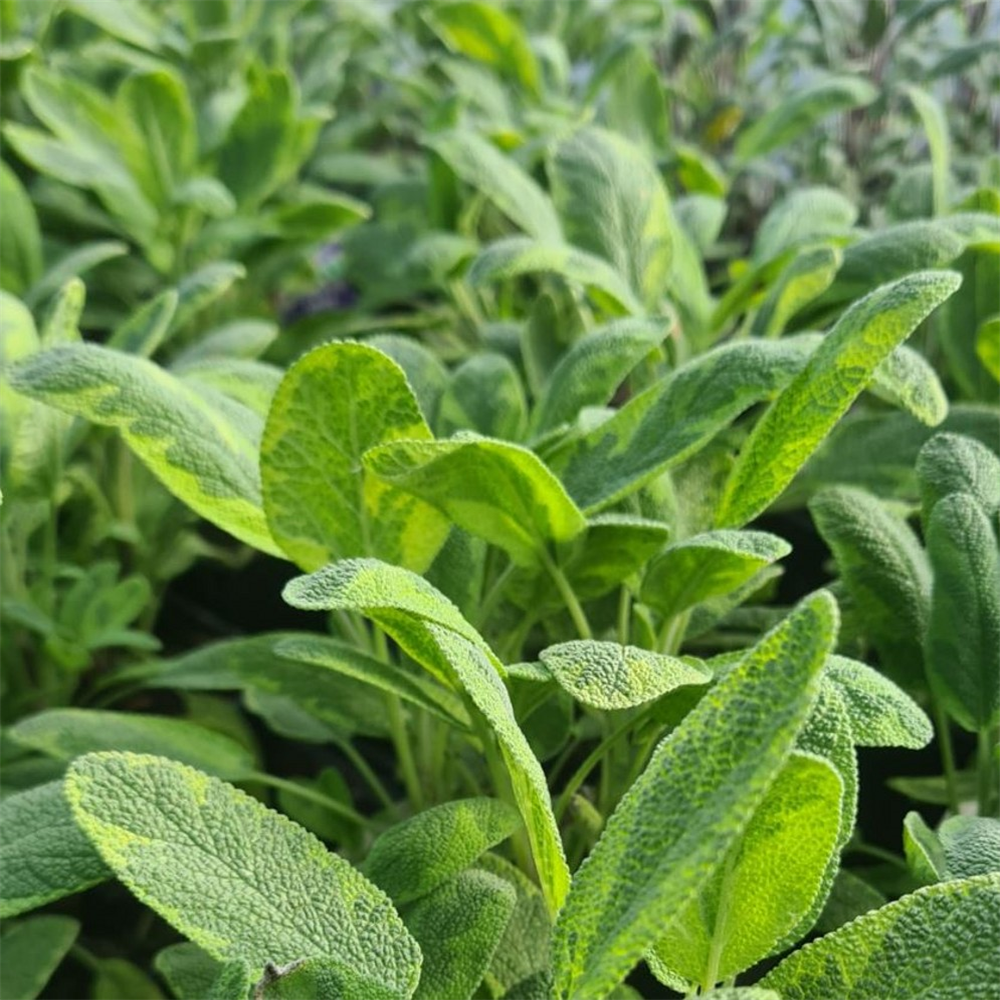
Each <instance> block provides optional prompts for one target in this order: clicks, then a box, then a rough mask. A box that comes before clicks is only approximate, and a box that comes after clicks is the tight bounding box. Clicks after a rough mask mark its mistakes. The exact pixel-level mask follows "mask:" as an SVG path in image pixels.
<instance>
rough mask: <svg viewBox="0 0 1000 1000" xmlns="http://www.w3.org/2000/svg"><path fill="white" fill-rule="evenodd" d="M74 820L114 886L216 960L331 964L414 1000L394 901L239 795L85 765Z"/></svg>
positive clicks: (205, 780) (408, 953)
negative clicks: (122, 888) (322, 960)
mask: <svg viewBox="0 0 1000 1000" xmlns="http://www.w3.org/2000/svg"><path fill="white" fill-rule="evenodd" d="M66 788H67V795H68V797H69V800H70V804H71V805H72V808H73V815H74V816H75V818H76V821H77V823H79V824H80V826H81V827H82V829H83V830H84V832H85V833H86V834H87V836H88V837H90V839H91V841H92V842H93V843H94V845H95V846H96V847H97V849H98V851H99V852H100V853H101V856H102V857H103V858H104V860H105V861H106V862H107V864H108V865H109V866H110V867H111V868H112V869H113V870H114V872H115V874H116V875H117V876H118V878H119V879H120V880H121V881H122V882H124V883H125V885H126V886H128V888H129V889H131V890H132V892H133V893H135V895H136V896H138V897H139V899H140V900H142V901H143V902H144V903H146V905H148V906H150V907H151V908H152V909H153V910H155V911H156V912H157V913H159V914H160V915H161V916H162V917H163V918H164V919H165V920H167V922H168V923H171V924H172V925H173V926H174V927H176V928H177V929H178V930H179V931H181V933H183V934H184V935H185V936H186V937H188V938H190V939H191V940H192V941H194V942H195V943H196V944H199V945H201V946H202V947H203V948H204V949H205V950H206V951H207V952H208V953H209V954H210V955H211V956H212V957H213V958H215V959H217V960H218V961H221V962H229V961H235V960H241V961H244V962H246V963H247V964H248V965H249V966H250V967H251V968H252V969H262V968H263V966H264V964H265V963H266V962H268V961H273V962H277V963H281V964H284V963H286V962H291V961H296V960H298V959H301V958H313V957H315V958H329V959H331V960H334V961H340V962H343V963H344V964H346V965H350V966H351V967H352V968H353V969H354V970H355V971H356V972H357V973H358V974H359V975H362V976H368V977H370V978H372V979H376V980H380V981H382V982H384V983H385V984H387V985H388V986H390V987H392V988H395V989H397V990H399V991H400V992H401V993H403V994H404V995H406V996H408V995H409V994H410V993H411V992H412V990H413V989H414V987H415V986H416V983H417V979H418V976H419V970H420V950H419V948H418V947H417V944H416V942H415V941H414V940H413V938H412V937H411V936H410V935H409V934H408V933H407V931H406V928H405V927H404V926H403V922H402V921H401V920H400V918H399V916H398V915H397V914H396V911H395V910H394V909H393V906H392V903H391V902H390V900H389V898H388V896H386V895H385V894H384V893H383V892H382V891H381V890H379V889H377V888H376V887H375V886H374V885H372V884H371V883H370V882H369V881H368V880H367V879H365V878H364V877H363V876H362V875H360V874H359V873H358V872H357V871H356V870H355V869H354V868H352V867H351V866H350V864H348V862H346V861H344V860H343V858H340V857H338V856H337V855H336V854H331V853H329V852H328V851H327V850H326V848H325V847H324V846H323V845H322V844H321V843H320V841H319V840H317V839H316V838H315V837H313V836H312V834H310V833H307V832H306V831H305V830H303V829H302V828H301V827H300V826H297V825H296V824H294V823H292V822H291V821H290V820H288V819H286V818H285V817H284V816H281V815H279V814H277V813H274V812H272V811H271V810H269V809H267V808H266V807H265V806H263V805H261V803H259V802H258V801H257V800H256V799H253V798H251V797H250V796H249V795H247V794H246V793H244V792H241V791H239V789H236V788H233V787H232V786H231V785H227V784H225V783H224V782H222V781H219V780H218V779H216V778H210V777H208V776H207V775H205V774H202V773H201V772H199V771H196V770H194V769H193V768H189V767H186V766H185V765H183V764H175V763H173V762H172V761H168V760H165V759H163V758H160V757H150V756H145V755H138V754H128V753H100V754H89V755H87V756H86V757H80V758H78V759H77V760H76V761H75V762H74V763H73V765H72V766H71V768H70V770H69V773H68V775H67V778H66Z"/></svg>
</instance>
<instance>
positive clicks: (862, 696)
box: [824, 656, 934, 750]
mask: <svg viewBox="0 0 1000 1000" xmlns="http://www.w3.org/2000/svg"><path fill="white" fill-rule="evenodd" d="M824 682H825V683H827V682H828V683H830V684H834V685H836V687H837V690H838V692H839V694H840V696H841V698H842V699H843V702H844V707H845V708H846V709H847V715H848V718H849V719H850V722H851V737H852V739H853V740H854V744H855V746H859V747H906V748H908V749H910V750H919V749H921V748H922V747H925V746H927V744H928V743H930V741H931V739H932V738H933V736H934V730H933V729H932V727H931V723H930V719H928V718H927V716H926V715H925V714H924V711H923V709H921V708H920V706H919V705H918V704H917V703H916V702H915V701H914V700H913V699H912V698H911V697H910V696H909V695H908V694H906V692H904V691H903V690H902V689H901V688H899V687H897V686H896V685H895V684H893V682H892V681H890V680H889V679H888V678H887V677H883V676H882V674H880V673H879V672H878V671H877V670H875V669H874V668H872V667H869V666H868V665H867V664H866V663H859V662H858V661H857V660H851V659H848V657H846V656H831V657H830V658H829V660H828V661H827V665H826V675H825V677H824Z"/></svg>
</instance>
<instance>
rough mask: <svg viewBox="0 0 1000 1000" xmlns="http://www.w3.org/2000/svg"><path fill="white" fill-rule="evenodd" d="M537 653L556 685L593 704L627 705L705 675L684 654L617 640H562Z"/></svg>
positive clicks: (707, 677) (696, 681) (706, 677)
mask: <svg viewBox="0 0 1000 1000" xmlns="http://www.w3.org/2000/svg"><path fill="white" fill-rule="evenodd" d="M539 659H540V660H541V661H542V663H544V664H545V666H546V667H547V668H548V669H549V670H550V671H551V672H552V675H553V677H555V679H556V680H557V681H558V682H559V684H560V686H561V687H562V688H564V689H565V690H566V691H568V692H569V693H570V694H571V695H572V696H573V697H574V698H575V699H576V700H577V701H579V702H582V703H583V704H584V705H591V706H592V707H594V708H603V709H618V708H631V707H633V706H635V705H642V704H644V703H645V702H648V701H652V700H653V699H655V698H659V697H660V695H663V694H666V693H667V692H668V691H673V690H674V689H675V688H679V687H684V686H685V685H688V684H707V683H708V682H709V680H711V674H710V673H708V671H706V670H704V669H703V668H701V667H696V666H694V665H693V664H689V663H686V662H685V661H684V660H679V659H677V658H676V657H674V656H664V655H663V654H662V653H654V652H651V651H649V650H645V649H640V648H638V647H637V646H623V645H621V644H620V643H617V642H596V641H594V640H592V639H589V640H588V639H579V640H575V641H573V642H563V643H560V644H559V645H558V646H549V647H548V649H544V650H542V652H541V653H540V654H539Z"/></svg>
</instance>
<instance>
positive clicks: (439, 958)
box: [406, 870, 517, 1000]
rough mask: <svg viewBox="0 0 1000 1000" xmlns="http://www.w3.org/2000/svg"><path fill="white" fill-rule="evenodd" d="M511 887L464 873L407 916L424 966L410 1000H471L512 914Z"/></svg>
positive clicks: (481, 874)
mask: <svg viewBox="0 0 1000 1000" xmlns="http://www.w3.org/2000/svg"><path fill="white" fill-rule="evenodd" d="M516 899H517V895H516V893H515V892H514V889H513V887H512V886H511V885H510V884H509V883H508V882H506V881H504V880H503V879H501V878H497V876H496V875H491V874H490V873H489V872H484V871H479V870H472V871H466V872H462V873H461V874H459V875H456V876H455V877H454V878H451V879H449V880H448V881H447V882H445V883H444V884H442V885H441V886H439V887H438V888H437V889H435V890H434V891H433V892H431V893H430V894H429V895H427V896H424V898H423V899H421V900H420V901H419V902H418V903H416V904H415V905H414V906H413V907H411V908H410V909H409V910H408V911H407V914H406V925H407V927H408V928H409V929H410V931H411V932H412V934H413V936H414V937H415V938H416V939H417V941H418V943H419V944H420V950H421V952H422V953H423V957H424V963H423V967H422V969H421V970H420V985H419V986H418V987H417V991H416V993H414V995H413V996H414V1000H439V998H441V997H448V998H449V1000H452V998H454V1000H469V998H470V997H471V996H472V995H473V993H474V992H475V990H476V987H477V986H478V985H479V983H480V982H481V981H482V978H483V975H484V974H485V973H486V971H487V969H488V968H489V966H490V961H491V960H492V958H493V953H494V952H495V951H496V947H497V945H498V944H499V942H500V938H501V936H502V935H503V932H504V929H505V928H506V926H507V922H508V921H509V920H510V916H511V913H512V912H513V910H514V904H515V902H516Z"/></svg>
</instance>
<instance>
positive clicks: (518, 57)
mask: <svg viewBox="0 0 1000 1000" xmlns="http://www.w3.org/2000/svg"><path fill="white" fill-rule="evenodd" d="M426 16H427V18H428V20H429V21H430V24H431V27H432V28H433V29H434V30H435V31H436V32H437V33H438V35H439V36H440V37H441V39H442V40H443V41H444V43H445V45H447V46H448V48H450V49H451V50H452V51H453V52H460V53H462V55H465V56H468V57H469V58H470V59H474V60H476V61H477V62H481V63H483V64H484V65H486V66H489V67H491V68H492V69H495V70H497V71H498V72H499V73H501V74H502V75H503V76H505V77H508V78H510V79H512V80H516V81H517V82H518V83H519V84H520V85H521V86H522V87H524V88H525V90H527V91H528V92H529V93H531V94H538V93H539V89H540V86H541V74H540V72H539V68H538V63H537V62H536V60H535V54H534V52H532V50H531V45H530V43H529V41H528V38H527V36H526V35H525V33H524V28H523V27H522V26H521V23H520V21H519V20H518V19H517V18H515V17H511V15H510V14H508V13H507V11H505V10H503V9H502V8H500V7H496V6H493V5H492V4H489V3H480V2H477V0H459V2H458V3H443V4H442V3H439V4H435V5H434V7H433V8H431V9H430V10H429V11H428V13H427V15H426Z"/></svg>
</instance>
